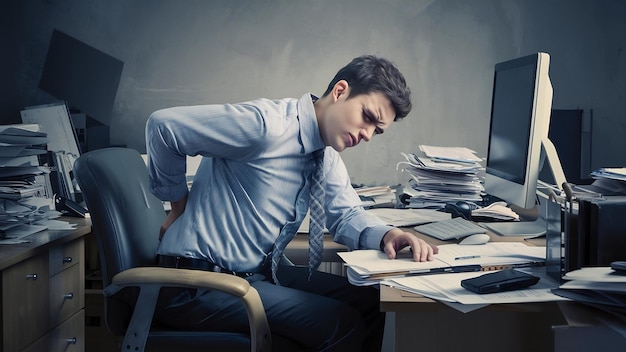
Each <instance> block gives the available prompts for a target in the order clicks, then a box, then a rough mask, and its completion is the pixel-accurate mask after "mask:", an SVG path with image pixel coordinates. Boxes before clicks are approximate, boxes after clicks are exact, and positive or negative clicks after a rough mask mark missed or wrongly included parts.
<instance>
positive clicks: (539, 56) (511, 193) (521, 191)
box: [485, 52, 553, 209]
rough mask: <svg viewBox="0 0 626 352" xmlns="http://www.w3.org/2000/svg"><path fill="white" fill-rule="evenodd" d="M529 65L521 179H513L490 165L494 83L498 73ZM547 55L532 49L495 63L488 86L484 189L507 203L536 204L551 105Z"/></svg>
mask: <svg viewBox="0 0 626 352" xmlns="http://www.w3.org/2000/svg"><path fill="white" fill-rule="evenodd" d="M527 65H533V66H534V73H535V81H534V87H533V99H532V101H533V103H532V109H531V116H530V117H529V118H530V131H529V132H530V133H529V136H528V140H527V142H528V145H527V151H526V152H527V155H526V167H525V172H524V175H523V182H522V183H518V182H515V181H513V180H512V179H511V177H509V175H506V174H503V173H502V172H501V171H500V170H497V169H495V168H494V167H492V166H491V165H490V160H491V159H490V157H491V155H492V153H491V148H492V138H493V131H492V125H493V121H494V101H495V98H496V94H495V92H496V84H497V77H498V73H499V72H501V71H503V70H507V69H511V68H518V67H522V66H527ZM549 66H550V56H549V54H547V53H542V52H539V53H536V54H532V55H528V56H524V57H520V58H516V59H513V60H509V61H505V62H501V63H498V64H496V65H495V71H494V81H493V82H494V84H493V90H492V101H491V114H490V124H489V142H488V149H487V162H486V169H485V192H486V193H487V194H489V195H490V196H495V197H497V198H498V199H501V200H504V201H506V202H507V203H509V204H511V205H515V206H518V207H520V208H526V209H530V208H533V207H534V206H535V204H536V192H537V181H538V178H539V166H540V160H541V148H542V143H543V142H544V141H546V140H547V138H548V127H549V125H550V114H551V109H552V94H553V91H552V83H551V82H550V76H549Z"/></svg>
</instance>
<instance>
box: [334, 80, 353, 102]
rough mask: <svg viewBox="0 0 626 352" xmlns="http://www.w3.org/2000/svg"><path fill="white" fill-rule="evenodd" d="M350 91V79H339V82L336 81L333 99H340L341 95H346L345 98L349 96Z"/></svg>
mask: <svg viewBox="0 0 626 352" xmlns="http://www.w3.org/2000/svg"><path fill="white" fill-rule="evenodd" d="M349 93H350V85H349V84H348V81H346V80H345V79H342V80H340V81H337V83H335V85H334V86H333V90H332V95H333V101H337V100H339V97H341V96H342V95H345V97H344V99H345V98H347V97H348V94H349Z"/></svg>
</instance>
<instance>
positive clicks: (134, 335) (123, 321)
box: [74, 148, 271, 351]
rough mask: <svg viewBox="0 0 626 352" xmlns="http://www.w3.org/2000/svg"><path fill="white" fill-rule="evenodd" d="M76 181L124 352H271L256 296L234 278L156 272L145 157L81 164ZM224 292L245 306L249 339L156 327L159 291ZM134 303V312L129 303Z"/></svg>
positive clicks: (103, 156)
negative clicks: (89, 223) (208, 290)
mask: <svg viewBox="0 0 626 352" xmlns="http://www.w3.org/2000/svg"><path fill="white" fill-rule="evenodd" d="M74 176H75V178H76V180H77V181H78V185H79V186H80V189H81V191H82V195H83V198H84V199H85V202H86V204H87V207H88V209H89V212H90V216H91V222H92V229H93V232H94V234H95V236H96V242H97V244H98V252H99V255H100V263H101V267H102V268H101V269H102V280H103V284H104V295H105V318H106V323H107V327H108V329H109V331H111V333H113V335H115V336H118V337H121V336H123V337H124V339H123V344H122V350H123V351H144V349H145V350H148V351H183V350H184V351H190V350H204V351H207V350H218V351H226V350H227V351H270V350H271V335H270V330H269V326H268V323H267V319H266V316H265V311H264V309H263V304H262V303H261V299H260V297H259V294H258V293H257V291H256V290H255V289H254V288H253V287H251V286H250V284H249V283H248V282H247V281H246V280H244V279H242V278H240V277H237V276H234V275H230V274H224V273H214V272H207V271H199V270H185V269H172V268H162V267H157V266H156V262H157V259H156V250H157V246H158V244H159V239H158V236H159V229H160V226H161V224H162V223H163V221H164V220H165V216H166V214H165V211H164V208H163V203H162V202H161V201H160V200H159V199H157V198H156V197H155V196H153V195H152V193H150V188H149V183H148V182H149V181H148V173H147V170H146V165H145V164H144V162H143V160H142V158H141V156H140V154H139V153H138V152H137V151H135V150H132V149H127V148H106V149H98V150H94V151H91V152H88V153H85V154H83V155H82V156H80V157H79V158H78V159H77V160H76V162H75V164H74ZM162 287H187V288H198V289H210V290H221V291H224V292H227V293H230V294H232V295H234V296H236V297H238V298H239V299H240V300H241V301H242V304H244V306H245V308H246V310H247V312H248V319H249V323H250V334H249V335H248V334H242V333H235V332H232V333H230V332H200V331H171V330H169V329H167V328H166V327H165V326H161V325H159V324H158V323H157V322H153V321H152V318H153V314H154V309H155V306H156V302H157V298H158V295H159V290H160V289H161V288H162ZM128 302H134V304H131V303H128Z"/></svg>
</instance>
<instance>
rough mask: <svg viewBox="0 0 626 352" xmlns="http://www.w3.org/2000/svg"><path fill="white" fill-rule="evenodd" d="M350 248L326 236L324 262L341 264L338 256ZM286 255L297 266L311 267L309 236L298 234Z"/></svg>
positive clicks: (289, 245)
mask: <svg viewBox="0 0 626 352" xmlns="http://www.w3.org/2000/svg"><path fill="white" fill-rule="evenodd" d="M347 250H348V247H346V246H344V245H342V244H339V243H336V242H335V241H333V238H332V236H330V235H328V234H324V251H323V252H322V262H341V263H343V261H342V260H341V258H340V257H339V256H338V255H337V253H339V252H345V251H347ZM285 255H286V256H287V258H289V260H291V261H292V262H293V263H294V264H296V265H309V235H308V234H297V235H296V236H295V237H294V238H293V240H291V242H289V244H288V245H287V248H286V249H285Z"/></svg>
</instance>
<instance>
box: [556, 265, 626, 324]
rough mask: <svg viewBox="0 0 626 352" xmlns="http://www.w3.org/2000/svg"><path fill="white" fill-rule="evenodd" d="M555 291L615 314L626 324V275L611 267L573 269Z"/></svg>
mask: <svg viewBox="0 0 626 352" xmlns="http://www.w3.org/2000/svg"><path fill="white" fill-rule="evenodd" d="M563 279H565V280H567V281H566V282H565V283H564V284H562V285H561V286H560V287H559V288H558V289H555V290H554V293H555V294H557V295H559V296H563V297H566V298H569V299H572V300H575V301H577V302H580V303H584V304H587V305H590V306H593V307H596V308H599V309H602V310H604V311H607V312H609V313H613V314H615V315H616V316H617V317H619V318H621V319H622V320H623V322H624V323H625V324H626V275H624V274H618V273H616V272H615V271H614V270H613V269H611V268H610V267H588V268H582V269H578V270H575V271H571V272H569V273H567V274H565V276H563Z"/></svg>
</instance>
